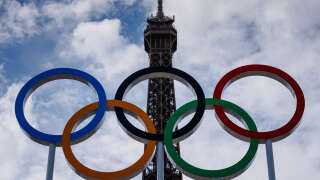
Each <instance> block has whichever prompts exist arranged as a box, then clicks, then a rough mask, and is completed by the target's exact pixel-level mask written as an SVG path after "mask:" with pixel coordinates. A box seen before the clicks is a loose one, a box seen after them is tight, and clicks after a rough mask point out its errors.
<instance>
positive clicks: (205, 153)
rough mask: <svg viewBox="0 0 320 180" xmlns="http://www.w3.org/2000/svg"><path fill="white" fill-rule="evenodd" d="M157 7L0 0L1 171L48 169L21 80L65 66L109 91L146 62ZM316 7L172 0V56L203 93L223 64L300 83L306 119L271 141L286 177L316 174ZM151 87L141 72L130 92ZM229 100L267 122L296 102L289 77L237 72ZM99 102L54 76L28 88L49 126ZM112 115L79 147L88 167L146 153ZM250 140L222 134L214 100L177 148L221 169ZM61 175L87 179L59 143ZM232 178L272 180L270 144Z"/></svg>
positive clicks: (183, 95) (107, 166)
mask: <svg viewBox="0 0 320 180" xmlns="http://www.w3.org/2000/svg"><path fill="white" fill-rule="evenodd" d="M155 5H156V2H155V0H118V1H117V0H57V1H54V0H25V1H24V0H19V1H17V0H0V117H1V121H0V133H1V134H0V144H1V148H0V159H1V163H0V172H1V175H0V176H1V179H4V180H20V179H21V180H34V179H44V177H45V174H46V165H47V155H48V147H47V146H43V145H40V144H37V143H36V142H34V141H32V140H31V139H29V138H28V137H27V136H26V135H25V134H24V133H23V132H22V130H21V129H20V128H19V125H18V122H17V120H16V118H15V113H14V103H15V99H16V96H17V94H18V92H19V90H20V89H21V87H22V86H23V85H24V84H25V83H26V82H27V81H28V80H29V79H31V78H32V77H33V76H35V75H37V74H39V73H41V72H43V71H46V70H49V69H52V68H57V67H69V68H76V69H80V70H82V71H85V72H88V73H90V74H91V75H93V76H94V77H95V78H97V79H98V80H99V81H100V82H101V83H102V84H103V86H104V89H105V91H106V94H107V97H108V98H109V99H113V97H114V95H115V91H116V90H117V88H118V86H119V85H120V83H121V82H122V81H123V80H124V79H125V78H126V77H128V76H129V75H130V74H132V73H134V72H135V71H137V70H139V69H142V68H145V67H148V65H149V62H148V56H147V54H146V53H145V52H144V47H143V30H144V28H145V23H146V17H147V16H149V15H150V14H151V13H155V10H156V7H155ZM319 9H320V2H319V1H318V0H307V1H300V0H290V1H289V0H269V1H263V0H242V1H239V0H229V1H225V0H170V1H169V0H165V1H164V11H165V14H166V15H168V16H173V15H175V20H176V22H175V27H176V29H177V31H178V49H177V52H176V53H175V54H174V57H173V66H174V67H176V68H178V69H181V70H183V71H185V72H187V73H188V74H190V75H192V76H193V77H194V78H195V79H196V80H197V81H198V82H199V84H200V85H201V86H202V88H203V90H204V92H205V95H206V97H207V98H209V97H212V94H213V91H214V88H215V86H216V84H217V82H218V81H219V79H220V78H221V77H222V76H223V75H224V74H226V73H227V72H229V71H231V70H232V69H234V68H236V67H239V66H242V65H248V64H266V65H271V66H274V67H277V68H280V69H282V70H283V71H285V72H287V73H288V74H290V75H291V76H292V77H293V78H294V79H296V81H297V82H298V83H299V85H300V86H301V88H302V89H303V92H304V95H305V99H306V108H305V113H304V117H303V119H302V121H301V123H300V126H299V127H298V128H297V129H296V131H295V132H293V134H291V135H290V136H289V137H287V138H285V139H283V140H282V141H279V142H276V143H273V148H274V158H275V167H276V176H277V179H281V180H292V179H319V178H320V141H319V140H318V137H320V122H319V121H318V117H319V116H318V114H317V113H319V111H320V96H319V92H320V81H319V77H320V71H319V66H320V61H319V58H320V11H319ZM175 90H176V101H177V107H180V106H181V105H183V104H185V103H187V102H189V101H191V100H194V99H195V97H194V95H193V94H192V93H191V91H190V90H189V89H188V88H186V87H185V86H184V85H183V84H181V83H179V82H176V83H175ZM146 93H147V82H146V81H144V82H142V83H140V84H138V85H137V86H135V87H134V88H133V89H132V90H131V91H130V92H129V93H128V95H127V96H126V99H125V100H126V101H128V102H132V103H134V104H136V105H138V106H139V107H141V108H142V109H143V110H145V109H146V102H147V94H146ZM223 99H225V100H229V101H231V102H233V103H235V104H237V105H239V106H241V107H242V108H243V109H245V110H246V111H247V112H248V113H249V114H250V115H251V116H252V118H253V119H254V121H255V122H256V124H257V127H258V130H259V131H269V130H272V129H277V128H279V127H281V126H283V125H284V124H286V123H287V122H288V121H289V119H290V118H291V116H292V114H293V113H294V111H295V107H296V104H295V103H296V101H295V99H294V98H293V97H292V95H291V94H290V92H289V91H288V90H287V89H286V88H285V87H284V86H283V85H281V84H280V83H278V82H277V81H274V80H272V79H268V78H265V77H249V78H245V79H241V80H239V81H236V82H235V83H234V84H232V85H231V86H229V88H227V89H226V92H225V94H224V96H223ZM96 100H97V96H96V94H95V92H94V91H93V90H91V89H90V88H88V87H87V86H85V85H84V84H82V83H80V82H78V81H72V80H59V81H54V82H50V83H47V84H45V85H43V86H41V87H40V88H39V89H37V90H36V91H35V92H34V93H33V95H32V97H31V98H29V101H28V102H27V104H26V117H27V119H28V121H29V122H30V123H31V124H32V125H33V126H34V127H36V128H37V129H39V130H41V131H43V132H46V133H51V134H61V132H62V131H63V128H64V126H65V124H66V122H67V120H68V119H69V118H70V117H71V115H72V114H73V113H75V112H76V111H77V110H78V109H80V108H81V107H83V106H85V105H87V104H89V103H91V102H95V101H96ZM105 117H106V121H105V123H104V124H103V126H102V127H101V129H99V130H98V131H97V133H96V134H95V135H93V136H92V137H91V138H89V139H88V140H86V141H84V142H82V143H80V144H78V145H75V146H73V147H72V149H73V151H74V153H75V155H76V157H78V158H79V159H80V161H81V162H83V163H84V164H85V165H87V166H89V167H90V168H93V169H96V170H101V171H114V170H120V169H122V168H125V167H127V166H128V165H130V164H132V163H133V162H135V161H136V160H137V159H138V158H139V157H140V156H141V155H142V153H143V145H142V144H141V143H139V142H137V141H135V140H133V139H131V138H130V137H129V136H128V135H126V134H125V133H124V132H123V131H122V129H121V128H120V126H119V124H118V123H117V119H116V118H115V115H114V113H113V112H106V114H105ZM88 120H90V119H88ZM235 121H236V120H235ZM132 122H133V123H135V121H134V120H132ZM186 122H187V119H186V121H185V122H182V124H185V123H186ZM140 128H141V127H140ZM248 147H249V144H248V143H246V142H242V141H240V140H238V139H236V138H234V137H233V136H231V135H229V134H228V133H227V132H225V131H224V130H223V129H222V128H221V126H220V125H219V123H218V122H217V120H216V119H215V117H214V111H212V110H207V111H206V113H205V116H204V118H203V122H202V124H201V126H200V128H199V129H198V130H197V131H196V133H194V135H192V136H191V137H190V138H188V139H186V140H185V141H183V142H181V153H182V157H183V158H184V159H186V160H187V161H188V162H190V163H191V164H193V165H195V166H198V167H201V168H207V169H220V168H225V167H228V166H230V165H233V164H234V163H236V162H237V161H238V160H240V159H241V158H242V157H243V155H244V154H245V153H246V151H247V149H248ZM54 179H58V180H69V179H81V178H80V177H79V176H78V175H77V174H75V173H74V172H73V170H72V169H71V168H70V167H69V166H68V165H67V162H66V160H65V158H64V155H63V152H62V150H61V148H57V152H56V162H55V169H54ZM135 179H141V175H138V176H137V177H136V178H135ZM185 179H188V178H187V177H185ZM236 179H239V180H247V179H259V180H267V179H268V175H267V164H266V156H265V146H264V145H259V149H258V152H257V155H256V158H255V160H254V161H253V163H252V165H251V166H250V167H249V169H248V170H247V171H245V172H244V173H243V174H241V175H240V176H239V177H237V178H236Z"/></svg>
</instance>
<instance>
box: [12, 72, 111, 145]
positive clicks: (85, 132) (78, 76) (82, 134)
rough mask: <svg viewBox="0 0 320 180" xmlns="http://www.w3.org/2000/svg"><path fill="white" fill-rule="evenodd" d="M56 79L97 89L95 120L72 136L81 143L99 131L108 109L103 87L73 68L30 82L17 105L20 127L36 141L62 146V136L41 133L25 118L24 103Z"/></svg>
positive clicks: (21, 92) (46, 74)
mask: <svg viewBox="0 0 320 180" xmlns="http://www.w3.org/2000/svg"><path fill="white" fill-rule="evenodd" d="M56 79H74V80H78V81H80V82H83V83H84V84H86V85H88V86H89V87H92V88H94V89H95V91H96V92H97V94H98V97H99V107H98V109H97V112H96V114H95V116H94V117H93V119H92V120H91V121H90V123H88V124H87V125H86V126H85V127H83V128H82V129H80V130H78V131H76V132H73V133H72V134H71V139H70V140H71V142H72V141H77V142H78V141H81V140H83V139H85V138H86V137H88V136H90V134H92V133H93V132H94V131H95V130H97V129H98V128H99V127H100V125H101V124H102V122H103V121H101V120H102V119H103V116H104V113H105V109H106V106H107V105H106V100H107V97H106V94H105V92H104V89H103V87H102V85H101V84H100V83H99V81H98V80H96V79H95V78H94V77H93V76H91V75H90V74H88V73H85V72H83V71H79V70H76V69H71V68H57V69H51V70H48V71H45V72H43V73H41V74H39V75H37V76H35V77H33V78H32V79H31V80H29V81H28V82H27V83H26V84H25V85H24V86H23V87H22V89H21V90H20V92H19V94H18V96H17V99H16V103H15V113H16V117H17V120H18V122H19V125H20V127H21V128H22V129H23V131H24V132H25V133H26V134H27V135H28V136H29V137H30V138H31V139H32V140H34V141H36V142H38V143H40V144H44V145H48V144H56V145H61V142H62V135H51V134H46V133H43V132H40V131H38V130H36V129H35V128H33V127H32V126H31V125H30V124H29V123H28V122H27V120H26V117H25V116H24V103H25V102H26V100H27V99H28V97H29V95H30V94H31V93H32V92H33V91H35V90H36V89H37V88H38V87H39V86H41V85H42V84H45V83H47V82H49V81H52V80H56Z"/></svg>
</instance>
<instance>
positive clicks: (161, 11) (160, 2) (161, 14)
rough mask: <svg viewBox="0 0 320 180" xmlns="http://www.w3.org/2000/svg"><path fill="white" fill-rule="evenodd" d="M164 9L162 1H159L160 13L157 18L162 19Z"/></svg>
mask: <svg viewBox="0 0 320 180" xmlns="http://www.w3.org/2000/svg"><path fill="white" fill-rule="evenodd" d="M163 16H164V14H163V8H162V0H158V12H157V17H159V18H161V17H163Z"/></svg>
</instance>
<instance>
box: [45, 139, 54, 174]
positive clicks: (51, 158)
mask: <svg viewBox="0 0 320 180" xmlns="http://www.w3.org/2000/svg"><path fill="white" fill-rule="evenodd" d="M55 153H56V145H55V144H49V155H48V167H47V177H46V180H52V179H53V168H54V158H55Z"/></svg>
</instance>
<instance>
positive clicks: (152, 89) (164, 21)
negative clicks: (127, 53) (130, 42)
mask: <svg viewBox="0 0 320 180" xmlns="http://www.w3.org/2000/svg"><path fill="white" fill-rule="evenodd" d="M173 22H174V17H173V18H170V17H168V16H165V15H164V13H163V10H162V0H158V12H157V15H156V16H153V15H151V16H150V17H148V19H147V27H146V29H145V31H144V46H145V51H146V52H147V53H148V55H149V58H150V67H159V66H161V67H168V68H169V67H172V55H173V53H174V52H175V51H176V49H177V31H176V29H175V28H174V27H173ZM175 110H176V101H175V92H174V83H173V80H172V79H167V78H153V79H149V82H148V97H147V113H148V115H149V117H150V118H151V119H152V120H153V122H154V124H155V127H156V129H157V133H163V131H164V128H165V126H166V123H167V121H168V119H169V117H170V116H171V114H172V113H173V112H174V111H175ZM175 146H176V149H177V151H178V152H179V153H180V147H179V144H176V145H175ZM142 179H143V180H155V179H157V157H156V156H155V157H154V158H153V159H152V161H151V162H150V164H149V165H148V166H147V168H146V169H145V170H144V171H143V175H142ZM164 179H165V180H182V174H181V172H180V171H179V170H177V169H176V168H175V167H174V166H173V165H172V164H171V162H170V161H169V160H168V158H167V156H166V155H164Z"/></svg>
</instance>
